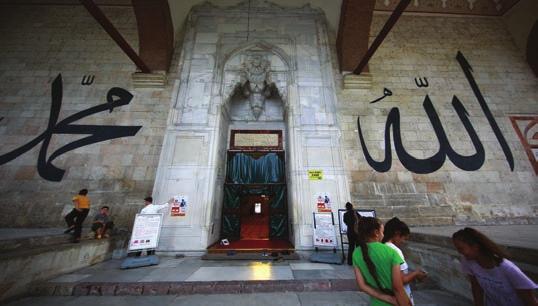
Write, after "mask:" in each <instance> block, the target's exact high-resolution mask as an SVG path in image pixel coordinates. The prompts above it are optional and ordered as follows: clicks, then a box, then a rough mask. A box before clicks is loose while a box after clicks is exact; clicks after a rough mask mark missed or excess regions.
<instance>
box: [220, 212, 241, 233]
mask: <svg viewBox="0 0 538 306" xmlns="http://www.w3.org/2000/svg"><path fill="white" fill-rule="evenodd" d="M240 235H241V222H240V221H239V216H237V215H228V214H223V215H222V233H221V237H223V238H228V239H234V238H239V236H240Z"/></svg>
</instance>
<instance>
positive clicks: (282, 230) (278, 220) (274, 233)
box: [269, 214, 288, 238]
mask: <svg viewBox="0 0 538 306" xmlns="http://www.w3.org/2000/svg"><path fill="white" fill-rule="evenodd" d="M269 236H270V237H271V238H288V221H287V218H286V215H285V214H274V215H271V219H270V221H269Z"/></svg>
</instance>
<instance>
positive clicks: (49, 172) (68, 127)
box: [0, 74, 142, 182]
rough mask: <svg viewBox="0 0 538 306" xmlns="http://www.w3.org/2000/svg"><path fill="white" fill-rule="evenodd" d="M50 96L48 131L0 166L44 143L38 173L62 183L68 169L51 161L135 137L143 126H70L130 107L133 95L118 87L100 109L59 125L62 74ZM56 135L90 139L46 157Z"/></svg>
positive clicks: (5, 157) (5, 158) (3, 157)
mask: <svg viewBox="0 0 538 306" xmlns="http://www.w3.org/2000/svg"><path fill="white" fill-rule="evenodd" d="M51 96H52V103H51V106H50V116H49V122H48V126H47V129H46V130H45V131H44V132H43V133H41V135H39V136H37V137H36V138H34V139H33V140H32V141H30V142H28V143H27V144H25V145H23V146H21V147H19V148H17V149H15V150H13V151H11V152H9V153H6V154H4V155H1V156H0V165H3V164H5V163H7V162H10V161H12V160H13V159H15V158H17V157H18V156H20V155H22V154H24V153H26V152H27V151H28V150H30V149H32V148H33V147H34V146H36V145H37V144H38V143H40V142H41V141H43V143H42V144H41V149H40V150H39V157H38V160H37V170H38V172H39V175H41V177H43V178H44V179H46V180H49V181H55V182H59V181H61V180H62V178H63V176H64V173H65V170H62V169H59V168H57V167H55V166H54V165H53V164H52V161H54V159H56V158H58V157H59V156H60V155H62V154H64V153H67V152H69V151H72V150H74V149H77V148H80V147H83V146H86V145H90V144H93V143H97V142H101V141H105V140H110V139H115V138H119V137H127V136H134V135H135V134H136V133H137V132H138V130H140V128H142V126H115V125H80V124H71V123H73V122H75V121H77V120H80V119H82V118H85V117H87V116H90V115H93V114H95V113H99V112H102V111H106V110H107V109H108V110H109V112H112V110H113V109H114V108H115V107H119V106H122V105H127V104H129V103H130V102H131V100H132V98H133V95H132V94H131V93H129V92H128V91H127V90H125V89H122V88H119V87H113V88H111V89H110V90H109V91H108V93H107V95H106V99H107V103H103V104H99V105H97V106H94V107H91V108H88V109H85V110H83V111H80V112H78V113H76V114H73V115H71V116H69V117H67V118H65V119H63V120H62V121H60V122H58V117H59V114H60V109H61V107H62V96H63V86H62V75H61V74H59V75H58V76H57V77H56V78H55V79H54V81H53V82H52V92H51ZM114 97H117V99H114ZM54 134H86V135H88V134H89V135H90V136H88V137H84V138H81V139H78V140H76V141H73V142H71V143H68V144H66V145H65V146H63V147H61V148H59V149H58V150H56V151H54V152H53V153H52V154H51V155H50V156H49V157H48V158H47V149H48V146H49V143H50V139H51V138H52V135H54Z"/></svg>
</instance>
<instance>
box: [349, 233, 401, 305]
mask: <svg viewBox="0 0 538 306" xmlns="http://www.w3.org/2000/svg"><path fill="white" fill-rule="evenodd" d="M367 245H368V255H370V259H371V260H372V262H373V263H374V266H375V269H376V272H377V279H378V280H379V283H380V284H381V286H382V287H383V288H385V289H390V290H392V267H393V266H400V264H402V263H403V260H402V258H401V257H400V255H399V254H398V253H397V252H396V251H395V250H394V249H392V248H391V247H389V246H387V245H384V244H383V243H381V242H369V243H368V244H367ZM353 266H355V267H357V268H359V270H360V271H361V274H362V277H363V278H364V280H365V281H366V283H367V284H368V285H369V286H370V287H372V288H378V289H379V287H378V286H377V283H376V282H375V280H374V278H373V277H372V275H371V274H370V272H369V271H368V267H367V266H366V262H365V261H364V258H363V257H362V250H361V248H360V247H359V246H357V248H356V249H355V251H354V252H353ZM370 305H371V306H390V304H387V303H385V302H383V301H381V300H378V299H376V298H373V297H371V303H370Z"/></svg>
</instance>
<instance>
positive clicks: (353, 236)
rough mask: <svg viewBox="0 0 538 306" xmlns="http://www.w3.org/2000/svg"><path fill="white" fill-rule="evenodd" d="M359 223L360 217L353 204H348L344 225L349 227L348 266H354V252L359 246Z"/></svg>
mask: <svg viewBox="0 0 538 306" xmlns="http://www.w3.org/2000/svg"><path fill="white" fill-rule="evenodd" d="M358 222H359V215H358V214H357V213H356V212H355V211H354V210H353V204H351V203H349V202H347V203H346V213H345V214H344V223H345V224H346V226H347V232H346V234H347V241H348V242H349V248H348V251H347V264H348V265H350V266H351V265H353V260H352V257H353V251H354V250H355V246H357V225H358Z"/></svg>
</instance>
